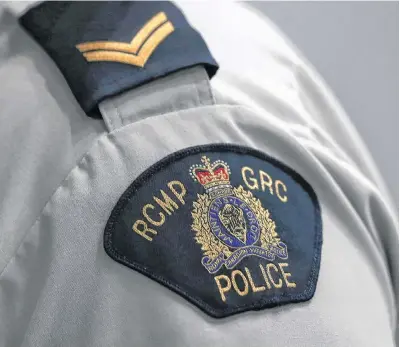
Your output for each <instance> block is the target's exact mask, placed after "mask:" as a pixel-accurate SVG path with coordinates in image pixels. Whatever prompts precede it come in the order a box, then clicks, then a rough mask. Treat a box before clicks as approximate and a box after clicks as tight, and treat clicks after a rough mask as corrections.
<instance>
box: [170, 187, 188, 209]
mask: <svg viewBox="0 0 400 347" xmlns="http://www.w3.org/2000/svg"><path fill="white" fill-rule="evenodd" d="M168 187H169V189H171V192H172V193H174V195H175V196H176V197H177V198H178V199H179V201H180V202H181V203H182V205H185V200H183V197H184V196H185V195H186V188H185V186H184V185H183V183H182V182H179V181H171V182H169V183H168ZM175 187H179V189H180V191H177V190H176V189H175Z"/></svg>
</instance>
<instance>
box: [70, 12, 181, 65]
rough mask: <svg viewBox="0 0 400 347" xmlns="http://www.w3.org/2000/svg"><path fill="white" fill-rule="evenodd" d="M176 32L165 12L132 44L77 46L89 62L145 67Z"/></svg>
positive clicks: (138, 34) (104, 42)
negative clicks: (155, 52)
mask: <svg viewBox="0 0 400 347" xmlns="http://www.w3.org/2000/svg"><path fill="white" fill-rule="evenodd" d="M174 30H175V28H174V26H173V25H172V23H171V22H170V21H169V20H168V18H167V16H166V14H165V13H164V12H159V13H157V14H156V15H155V16H154V17H153V18H151V19H150V20H149V21H148V22H147V23H146V24H145V25H144V26H143V27H142V28H141V29H140V30H139V32H138V33H137V34H136V35H135V36H134V38H133V39H132V41H131V42H130V43H125V42H115V41H94V42H84V43H80V44H78V45H76V48H78V50H79V51H80V52H82V53H83V56H84V57H85V58H86V60H87V61H88V62H93V61H110V62H118V63H123V64H130V65H135V66H139V67H144V65H145V64H146V62H147V60H148V59H149V58H150V56H151V55H152V53H153V52H154V50H155V49H156V48H157V47H158V46H159V45H160V44H161V42H162V41H164V39H165V38H166V37H167V36H168V35H170V34H171V33H172V32H173V31H174Z"/></svg>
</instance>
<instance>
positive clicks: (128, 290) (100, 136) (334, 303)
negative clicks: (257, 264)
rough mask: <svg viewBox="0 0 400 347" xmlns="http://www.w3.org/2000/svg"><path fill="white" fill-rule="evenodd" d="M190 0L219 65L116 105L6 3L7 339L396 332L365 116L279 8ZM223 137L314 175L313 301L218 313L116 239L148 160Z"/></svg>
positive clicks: (290, 337)
mask: <svg viewBox="0 0 400 347" xmlns="http://www.w3.org/2000/svg"><path fill="white" fill-rule="evenodd" d="M179 6H180V7H181V9H182V10H183V12H184V13H185V14H186V15H187V17H188V19H189V21H191V22H192V24H193V25H194V26H196V27H197V28H198V29H199V31H200V32H201V33H202V35H203V36H204V38H205V40H206V41H207V43H208V44H209V46H210V48H211V50H212V51H213V54H214V55H215V57H216V59H217V60H218V61H219V63H220V65H221V68H220V71H219V72H218V74H217V76H216V77H215V78H214V79H213V80H212V82H211V84H210V83H209V81H208V77H207V75H206V74H205V73H204V70H202V69H201V68H194V69H190V70H186V71H183V72H181V73H178V75H176V74H174V75H171V76H167V77H165V79H162V80H158V81H157V80H156V81H155V82H153V83H151V84H148V85H145V86H143V87H140V88H138V89H134V90H131V91H127V92H126V93H124V94H122V95H119V96H116V97H113V98H109V99H106V100H105V101H103V102H102V103H101V104H100V110H101V111H102V115H103V117H104V119H92V118H89V117H87V116H86V114H85V113H84V112H83V110H82V109H81V107H80V105H79V104H78V103H77V101H76V99H75V98H74V96H73V95H72V93H71V91H70V89H69V86H68V84H67V83H66V81H65V79H64V77H63V75H62V74H61V73H60V71H59V70H58V68H57V67H56V65H55V64H54V62H53V61H52V60H51V59H50V58H49V56H48V55H47V54H46V53H45V52H44V51H43V49H42V48H41V47H40V46H39V45H38V44H37V43H36V42H35V41H34V40H33V39H32V38H31V37H30V36H29V35H28V34H27V33H26V32H24V31H23V30H22V28H21V27H20V25H19V23H18V22H17V20H16V18H15V16H13V15H12V14H11V13H10V12H9V11H8V10H4V9H3V10H2V14H1V18H0V47H1V49H0V77H1V81H3V83H2V85H1V86H0V105H1V110H0V118H1V126H0V148H1V151H0V346H7V347H8V346H131V345H133V346H232V347H234V346H243V345H244V344H246V345H249V346H264V345H266V346H307V347H310V346H363V347H365V346H394V345H396V338H395V336H396V334H397V324H398V323H397V290H398V289H397V281H398V276H397V273H398V254H397V245H398V233H397V220H396V215H395V213H394V212H393V209H392V205H391V203H390V200H389V198H388V195H387V193H386V190H385V189H386V188H385V187H384V185H383V183H382V181H381V179H380V177H379V174H378V172H377V170H376V168H375V166H374V164H373V162H372V161H371V159H370V157H369V155H368V153H367V152H366V149H365V147H364V146H363V145H362V143H361V140H360V138H359V136H358V134H357V133H356V131H355V129H354V128H353V127H352V125H351V124H350V122H349V120H348V119H347V117H346V115H345V114H344V112H343V111H342V110H341V108H340V106H338V104H337V102H336V101H335V100H334V98H333V97H332V95H331V93H330V92H329V90H328V89H327V87H326V86H325V85H324V84H323V82H322V81H321V80H320V78H319V77H318V76H317V74H316V73H315V72H314V71H313V69H312V68H311V67H310V66H309V64H308V63H307V62H305V60H304V59H303V58H302V57H301V56H300V55H299V54H298V53H297V52H296V51H295V50H294V49H292V48H291V47H290V46H289V45H288V43H287V42H286V40H285V39H283V38H282V36H281V35H280V34H279V33H278V32H277V31H276V29H274V28H273V27H272V26H271V25H270V24H269V23H268V22H266V21H265V20H263V19H261V18H260V17H258V16H257V15H256V14H254V13H252V12H250V11H248V10H246V9H245V8H243V7H242V6H240V5H238V4H223V5H222V4H221V5H215V6H213V7H214V8H213V11H212V12H211V13H210V12H209V11H207V5H203V4H189V3H182V4H179ZM228 13H229V18H230V21H227V25H226V26H223V27H222V26H220V25H219V19H220V18H221V16H224V15H227V14H228ZM234 23H242V24H241V27H240V31H237V30H238V29H237V28H236V26H235V24H234ZM235 30H236V31H235ZM255 32H264V33H265V37H267V39H266V38H265V37H260V36H257V35H255V34H254V33H255ZM232 33H235V35H233V34H232ZM233 37H234V38H235V39H233ZM238 42H239V43H240V45H241V50H240V52H241V53H240V54H239V53H238V48H237V45H238ZM244 61H245V63H243V62H244ZM238 66H240V69H238ZM188 81H189V82H188ZM160 90H161V91H163V92H162V93H161V92H160ZM213 143H222V144H224V143H232V144H235V145H240V146H246V147H252V148H256V149H257V150H259V151H261V152H263V153H266V154H268V155H269V156H272V157H274V158H276V159H278V160H279V161H281V162H283V163H285V164H286V165H288V166H290V167H291V168H292V169H293V170H295V171H296V172H298V173H299V174H300V175H301V176H302V177H303V178H304V179H305V180H306V181H307V182H309V183H310V184H311V185H312V187H313V189H314V191H315V193H316V195H317V196H318V200H319V203H320V206H321V217H322V224H323V237H324V243H323V247H322V255H321V267H320V270H319V279H318V284H317V288H316V291H315V294H314V297H313V298H312V299H311V300H310V301H307V302H303V303H293V304H289V305H284V306H278V307H275V308H266V309H264V310H261V311H258V312H251V311H250V312H245V313H240V314H237V315H235V316H232V317H227V318H223V319H215V318H213V317H210V316H209V315H207V314H205V313H204V312H202V311H201V310H199V309H198V308H196V307H195V306H194V305H192V304H191V303H189V302H188V301H187V300H185V299H184V298H182V297H181V296H179V295H177V294H176V293H174V292H173V291H171V290H169V289H168V288H166V287H164V286H161V285H160V284H159V283H157V282H156V281H153V280H152V279H150V278H148V277H146V276H144V275H143V274H141V273H139V272H136V271H132V270H131V269H129V268H128V267H126V266H123V265H121V264H119V263H118V262H116V261H114V260H113V259H111V258H110V257H109V256H108V255H107V254H106V252H105V251H104V247H103V233H104V228H105V226H106V224H107V221H108V218H109V216H110V213H111V211H112V210H113V208H114V206H115V205H116V203H117V202H118V200H119V198H120V197H121V195H122V194H123V193H124V191H125V190H126V189H127V187H128V186H129V185H130V184H131V183H132V182H133V181H134V180H135V179H136V178H137V177H138V176H139V175H140V174H141V173H142V172H144V171H145V170H146V169H148V168H149V167H150V166H152V165H153V164H155V163H157V162H158V161H159V160H161V159H163V158H164V157H166V156H168V155H170V154H171V153H174V152H176V151H179V150H182V149H185V148H188V147H192V146H199V145H207V144H213Z"/></svg>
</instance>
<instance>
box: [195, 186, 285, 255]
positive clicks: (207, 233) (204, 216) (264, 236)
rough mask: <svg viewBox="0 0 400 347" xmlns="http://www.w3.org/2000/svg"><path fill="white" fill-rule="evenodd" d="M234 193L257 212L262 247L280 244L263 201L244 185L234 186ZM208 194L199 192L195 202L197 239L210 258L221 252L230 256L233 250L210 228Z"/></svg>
mask: <svg viewBox="0 0 400 347" xmlns="http://www.w3.org/2000/svg"><path fill="white" fill-rule="evenodd" d="M233 192H234V195H235V196H236V197H238V198H239V199H241V200H242V201H243V202H245V203H246V204H247V205H248V206H249V207H250V208H251V210H252V211H253V212H254V213H255V215H256V217H257V220H258V221H259V224H260V228H261V232H260V242H261V247H263V248H267V247H268V245H278V243H279V242H280V238H279V237H278V234H277V232H276V231H275V229H276V224H275V222H274V221H273V220H272V219H271V218H270V213H269V211H268V210H267V209H264V208H263V207H262V205H261V201H260V200H259V199H257V198H256V197H254V196H253V194H252V193H251V192H250V191H246V190H244V189H243V187H242V186H239V187H237V188H233ZM211 202H212V201H211V199H210V197H209V196H208V194H197V201H195V202H193V211H192V217H193V224H192V230H193V231H195V232H196V236H195V240H196V242H197V243H199V244H200V245H201V250H202V251H203V252H204V255H205V256H207V257H209V258H210V259H214V258H216V257H217V256H218V255H219V254H220V253H223V254H224V256H225V257H229V256H230V255H231V254H232V251H231V250H230V249H229V247H228V246H227V245H225V244H224V243H223V242H222V241H220V240H219V239H218V238H217V237H216V236H215V235H214V234H213V233H212V232H211V230H210V225H209V223H208V208H209V206H210V204H211Z"/></svg>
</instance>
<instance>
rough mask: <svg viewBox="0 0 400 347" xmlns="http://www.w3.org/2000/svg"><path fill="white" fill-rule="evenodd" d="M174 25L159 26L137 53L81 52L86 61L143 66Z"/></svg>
mask: <svg viewBox="0 0 400 347" xmlns="http://www.w3.org/2000/svg"><path fill="white" fill-rule="evenodd" d="M173 31H174V26H173V25H172V23H171V22H167V23H165V24H163V25H162V26H160V27H159V28H158V29H157V30H156V31H155V32H154V33H153V34H152V35H151V36H150V38H149V39H148V40H147V41H146V42H145V43H144V45H143V46H142V48H141V49H140V51H139V53H138V55H132V54H131V53H123V52H114V51H105V50H101V51H94V52H87V53H83V55H84V57H85V58H86V60H87V61H90V62H92V61H113V62H118V63H124V64H132V65H136V66H140V67H143V66H144V65H145V64H146V62H147V60H148V59H149V58H150V56H151V54H152V53H153V51H154V50H155V49H156V48H157V46H158V45H159V44H160V43H161V42H162V41H163V40H164V39H165V38H166V37H167V36H168V35H169V34H171V33H172V32H173Z"/></svg>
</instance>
